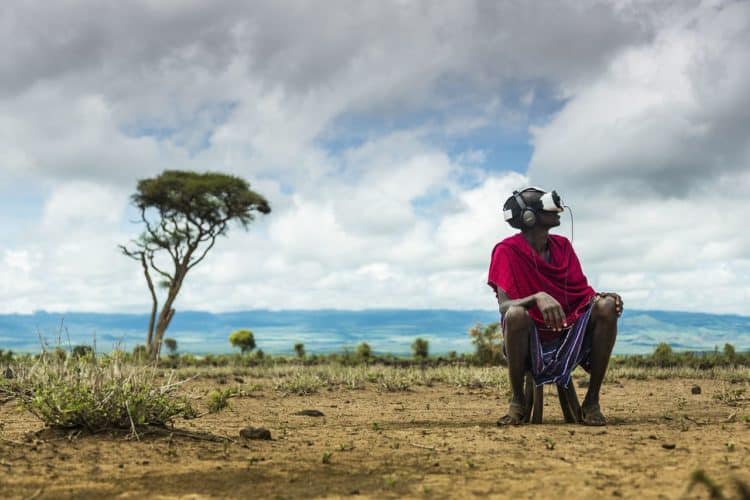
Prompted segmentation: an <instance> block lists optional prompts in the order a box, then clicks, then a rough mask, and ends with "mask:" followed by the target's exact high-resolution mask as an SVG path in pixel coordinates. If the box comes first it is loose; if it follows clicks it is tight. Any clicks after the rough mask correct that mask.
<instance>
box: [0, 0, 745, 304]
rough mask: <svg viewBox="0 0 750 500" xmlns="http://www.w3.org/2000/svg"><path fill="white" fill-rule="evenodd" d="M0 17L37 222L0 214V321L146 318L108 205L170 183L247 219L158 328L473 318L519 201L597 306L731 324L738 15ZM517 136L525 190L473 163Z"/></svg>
mask: <svg viewBox="0 0 750 500" xmlns="http://www.w3.org/2000/svg"><path fill="white" fill-rule="evenodd" d="M104 5H106V6H107V9H105V10H100V9H102V8H103V7H102V6H104ZM6 7H7V8H6V10H5V17H4V18H3V26H4V28H5V29H4V30H2V33H1V34H0V41H2V42H3V46H4V48H5V55H6V57H4V58H3V59H2V61H0V82H2V83H0V111H2V112H1V113H0V187H2V188H3V189H5V190H10V189H14V190H16V189H18V187H19V186H20V187H21V190H23V186H24V185H30V186H31V185H33V193H34V194H35V195H36V196H40V194H39V193H42V194H43V195H44V202H43V204H42V206H41V208H40V209H39V210H37V211H33V210H32V211H29V210H24V211H23V214H24V215H23V216H22V215H17V216H14V215H8V214H4V215H3V221H4V223H6V222H9V223H10V225H11V226H12V227H14V228H18V227H27V228H28V229H27V230H18V229H14V231H13V232H12V236H5V238H6V239H5V240H4V243H6V248H5V249H4V250H3V252H4V253H3V254H2V256H3V260H2V263H1V264H0V273H2V275H3V277H4V278H6V279H5V280H4V282H3V283H4V285H2V287H0V303H2V311H4V312H10V311H30V310H33V309H39V308H45V309H51V310H71V309H75V310H97V311H99V310H110V311H119V310H129V311H135V310H139V311H143V310H146V309H147V307H148V295H147V291H146V288H145V284H144V282H143V278H142V276H141V271H140V268H139V266H138V265H137V263H134V262H132V261H130V260H128V259H126V258H125V257H123V256H121V255H120V254H119V253H118V250H117V245H118V244H120V243H125V242H127V241H128V240H129V239H130V238H132V237H133V236H134V235H135V234H136V233H137V231H138V226H137V225H130V224H128V223H127V222H128V218H129V217H130V216H132V213H131V212H129V211H127V209H126V206H127V202H128V195H129V194H130V193H131V192H132V191H133V190H134V188H135V183H136V180H137V179H139V178H142V177H146V176H151V175H155V174H157V173H158V172H160V171H161V170H163V169H165V168H184V169H194V170H209V169H210V170H220V171H225V172H230V173H234V174H238V175H241V176H243V177H245V178H247V179H249V180H250V181H251V182H252V184H253V187H254V188H255V189H257V190H258V191H260V192H261V193H263V194H264V195H266V196H267V198H268V199H269V200H270V202H271V204H272V207H273V212H272V213H271V214H270V215H269V216H267V217H260V218H259V219H258V220H257V221H256V223H254V224H253V225H252V226H251V228H250V231H249V232H248V233H246V234H245V233H243V232H242V231H239V230H232V231H231V233H230V236H229V238H227V239H222V240H220V241H219V242H218V244H217V247H216V248H215V249H214V250H213V251H212V254H211V255H210V256H209V258H208V259H207V260H206V261H205V262H204V263H202V264H201V265H200V266H199V267H198V268H196V270H195V271H194V274H193V275H191V276H190V277H189V278H188V282H187V283H186V286H185V288H184V290H183V293H182V295H181V297H180V299H179V303H178V308H192V309H203V310H231V309H246V308H251V307H269V308H277V309H283V308H316V307H341V308H368V307H448V308H451V307H457V308H468V307H471V308H483V309H487V308H494V307H495V305H494V303H493V298H492V294H491V293H490V291H489V288H488V287H487V286H486V285H485V279H486V269H487V265H488V262H489V254H490V250H491V249H492V246H493V244H494V243H495V242H496V241H498V240H500V239H501V238H503V237H504V236H507V235H509V234H510V233H511V231H512V230H511V229H510V228H509V227H508V226H507V225H505V224H504V222H503V221H502V218H501V216H500V207H501V204H502V202H503V201H504V199H505V197H506V196H507V195H508V194H509V193H510V191H511V190H512V189H513V188H515V187H518V186H519V185H522V184H524V183H526V182H527V180H531V181H532V182H534V183H540V184H541V185H543V186H549V187H554V188H557V189H558V190H559V191H560V192H561V194H563V196H564V197H565V198H566V200H567V201H568V202H569V203H570V204H571V205H573V207H574V208H575V210H576V212H575V214H576V241H575V244H576V247H577V248H578V250H579V254H580V256H581V259H582V261H583V264H584V270H585V271H586V272H587V273H588V274H589V276H590V278H591V281H592V282H593V283H594V284H595V285H596V286H597V287H601V288H615V289H619V290H622V291H623V294H624V295H625V297H626V300H627V301H628V304H629V305H630V306H633V307H651V308H659V309H691V310H714V311H730V312H744V313H750V309H748V307H749V306H748V305H747V304H748V303H750V302H748V297H747V294H748V289H747V287H746V285H745V283H746V282H747V278H748V261H747V258H746V256H747V255H748V254H750V237H747V236H745V232H744V231H742V228H743V227H744V220H743V215H742V214H743V212H742V210H741V208H742V207H743V206H744V203H745V202H744V198H745V197H746V193H747V192H748V189H749V188H750V160H749V159H750V146H749V141H748V139H747V134H746V132H745V131H746V130H747V129H748V126H749V125H750V123H748V118H747V113H744V111H743V110H744V109H747V108H750V102H748V97H747V96H748V93H747V92H746V91H745V89H746V88H747V87H748V83H750V81H749V80H750V62H748V61H750V57H748V48H747V47H748V46H750V45H749V44H748V42H749V41H750V40H749V35H748V33H749V29H748V22H749V20H750V15H748V9H749V7H748V4H747V3H741V2H736V3H723V2H718V3H717V2H710V3H679V4H675V5H671V6H661V5H654V4H653V3H652V2H640V1H636V2H630V1H628V2H618V3H611V2H598V1H585V2H581V1H569V2H567V1H566V2H520V3H498V4H489V3H485V2H477V3H465V4H461V5H460V6H459V5H458V4H456V5H452V6H451V5H446V4H439V3H435V2H430V1H425V2H407V3H403V2H399V1H395V0H394V1H392V2H389V1H386V2H380V3H377V4H352V3H351V2H341V3H340V4H335V3H333V4H331V3H328V4H326V8H321V7H320V4H319V3H318V2H304V1H302V2H297V3H295V4H294V8H292V7H290V5H289V4H288V3H284V2H282V3H279V2H251V3H247V2H238V1H217V2H213V3H212V4H211V5H210V6H208V5H207V4H205V3H203V2H178V3H175V2H168V3H165V2H148V1H141V2H135V3H132V2H131V3H123V2H110V3H106V2H105V3H104V4H102V3H101V2H98V3H87V2H72V3H71V2H66V3H60V4H55V5H46V4H45V5H41V4H35V3H28V2H16V3H14V4H13V5H8V6H6ZM330 12H336V13H337V15H335V16H332V15H330ZM21 41H23V42H21ZM550 96H553V97H552V98H551V97H550ZM530 120H534V121H535V122H536V123H537V126H536V127H535V128H533V130H532V131H531V141H532V145H533V157H532V160H531V163H530V168H529V170H528V173H527V175H523V174H518V173H512V172H508V171H501V170H498V165H494V164H493V161H494V159H493V152H492V151H490V150H489V149H485V148H487V144H488V143H491V142H492V140H493V139H494V137H491V138H490V139H489V140H488V139H487V138H486V137H483V142H482V143H481V144H479V145H477V144H475V140H476V139H477V137H476V136H475V135H474V134H479V133H485V134H487V133H488V132H487V130H488V128H489V129H494V130H511V131H514V132H517V133H520V132H522V131H523V130H524V128H525V127H526V124H527V123H529V121H530ZM502 141H503V138H502V137H497V143H498V144H497V149H499V150H502V148H503V144H502ZM503 167H505V165H503ZM514 167H515V168H516V169H518V170H522V169H523V167H524V165H515V166H514ZM32 183H33V184H32ZM28 189H29V192H32V188H31V187H29V188H28ZM21 196H23V195H21ZM37 212H39V213H37ZM20 213H21V211H19V214H20ZM29 214H31V215H29ZM24 217H27V219H26V218H24ZM568 231H569V230H568V226H567V225H563V227H562V228H561V229H560V232H562V233H563V234H568Z"/></svg>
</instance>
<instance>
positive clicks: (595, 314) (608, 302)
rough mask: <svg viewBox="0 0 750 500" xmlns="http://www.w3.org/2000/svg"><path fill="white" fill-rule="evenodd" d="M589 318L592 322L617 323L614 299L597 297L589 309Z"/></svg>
mask: <svg viewBox="0 0 750 500" xmlns="http://www.w3.org/2000/svg"><path fill="white" fill-rule="evenodd" d="M591 317H592V318H593V319H594V321H606V322H612V323H614V322H616V321H617V303H616V302H615V299H614V297H610V296H605V297H599V298H598V299H597V300H596V302H594V305H593V306H592V309H591Z"/></svg>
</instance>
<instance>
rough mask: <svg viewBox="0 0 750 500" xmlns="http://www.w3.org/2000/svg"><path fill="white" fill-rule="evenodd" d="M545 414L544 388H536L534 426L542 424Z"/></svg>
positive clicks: (532, 418) (532, 421) (532, 420)
mask: <svg viewBox="0 0 750 500" xmlns="http://www.w3.org/2000/svg"><path fill="white" fill-rule="evenodd" d="M543 413H544V386H543V385H540V386H539V387H535V388H534V411H533V415H532V416H531V423H532V424H541V423H542V414H543Z"/></svg>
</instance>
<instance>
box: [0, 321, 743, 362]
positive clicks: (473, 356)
mask: <svg viewBox="0 0 750 500" xmlns="http://www.w3.org/2000/svg"><path fill="white" fill-rule="evenodd" d="M469 334H470V335H471V337H472V343H473V344H474V347H475V350H474V352H472V353H462V354H458V353H456V352H455V351H454V352H450V353H448V354H446V355H439V356H433V355H430V354H429V342H428V341H427V340H425V339H422V338H417V339H415V340H414V343H412V345H411V347H412V355H411V356H396V355H393V354H378V353H375V352H373V351H372V349H371V348H370V346H369V345H368V344H367V343H366V342H362V343H360V344H359V345H358V346H357V347H356V349H354V350H348V349H345V350H343V351H341V352H334V353H328V354H307V353H306V352H305V347H304V345H303V344H301V343H297V344H294V346H293V350H294V352H295V354H294V355H292V356H287V355H270V354H266V353H264V352H263V350H262V349H257V350H255V349H254V346H253V349H247V348H246V349H244V350H242V352H240V353H235V354H206V355H203V356H198V355H195V354H189V353H179V352H178V350H177V342H176V341H174V340H172V339H166V340H165V346H166V347H167V349H168V351H169V354H167V355H166V356H164V357H162V358H161V360H159V362H158V365H159V367H162V368H184V367H226V366H228V367H232V366H236V367H249V366H271V365H283V364H297V365H305V366H315V365H323V364H332V363H333V364H340V365H344V366H356V365H384V366H402V367H409V366H415V365H416V366H423V367H426V366H442V365H465V366H505V365H506V361H505V357H504V356H503V349H502V342H501V336H500V334H499V329H498V325H497V324H496V323H493V324H490V325H487V326H483V325H477V326H476V327H474V328H472V329H471V331H470V332H469ZM45 352H47V353H48V354H51V355H53V356H56V357H59V358H61V359H64V358H69V357H84V356H92V355H93V349H92V348H91V346H88V345H77V346H73V347H70V348H68V349H65V348H62V347H59V346H58V347H55V348H53V349H50V350H45ZM40 355H41V354H26V353H24V354H15V353H13V351H5V350H2V349H0V363H4V364H8V363H13V362H24V361H33V360H34V359H38V358H39V356H40ZM115 355H116V356H117V358H118V359H121V360H124V361H127V362H134V363H145V362H147V359H148V356H147V352H146V349H145V347H144V346H137V347H136V348H135V349H134V350H133V351H132V352H126V351H122V350H119V349H116V350H114V351H113V352H112V353H109V354H104V355H102V356H105V357H113V356H115ZM610 365H611V366H621V367H622V366H624V367H645V368H651V367H653V368H671V367H689V368H695V369H702V370H709V369H712V368H715V367H730V366H748V367H750V351H748V352H737V351H736V350H735V348H734V346H733V345H732V344H725V345H724V347H723V348H722V349H721V350H719V348H718V347H716V348H715V349H714V350H713V351H708V352H675V351H674V350H673V349H672V348H671V346H670V345H669V344H666V343H661V344H659V345H657V346H656V348H655V349H654V352H652V353H651V354H638V355H619V356H614V357H613V358H612V361H611V363H610Z"/></svg>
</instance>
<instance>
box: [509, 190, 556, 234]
mask: <svg viewBox="0 0 750 500" xmlns="http://www.w3.org/2000/svg"><path fill="white" fill-rule="evenodd" d="M527 191H536V192H539V193H543V194H542V196H541V197H540V198H539V200H537V201H535V202H532V203H527V202H526V200H524V199H523V196H521V195H522V194H523V193H525V192H527ZM511 200H514V201H515V203H512V202H511ZM562 211H563V203H562V200H561V199H560V195H559V194H557V191H549V192H547V191H545V190H544V189H542V188H538V187H527V188H525V189H522V190H520V191H513V195H512V196H511V197H510V198H509V199H508V201H507V202H506V203H505V207H504V209H503V217H504V218H505V220H506V221H507V222H512V221H518V220H519V219H520V220H521V221H523V223H524V225H526V226H530V225H532V226H533V225H534V223H535V222H536V220H535V219H536V217H535V216H536V214H537V213H538V212H562ZM511 225H513V224H511Z"/></svg>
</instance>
